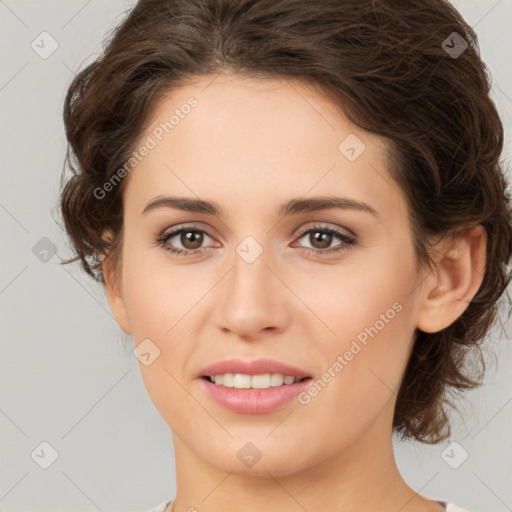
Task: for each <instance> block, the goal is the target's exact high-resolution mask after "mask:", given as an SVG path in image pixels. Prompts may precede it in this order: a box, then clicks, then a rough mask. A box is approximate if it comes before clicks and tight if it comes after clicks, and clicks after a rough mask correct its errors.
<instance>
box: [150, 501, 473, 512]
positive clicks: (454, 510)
mask: <svg viewBox="0 0 512 512" xmlns="http://www.w3.org/2000/svg"><path fill="white" fill-rule="evenodd" d="M171 503H172V501H166V502H165V503H161V504H160V505H158V506H157V507H155V508H152V509H151V510H148V512H165V509H166V508H167V507H168V506H169V505H170V504H171ZM438 503H439V504H440V505H444V506H445V512H468V511H467V510H465V509H463V508H460V507H458V506H457V505H454V504H453V503H447V502H446V501H439V502H438Z"/></svg>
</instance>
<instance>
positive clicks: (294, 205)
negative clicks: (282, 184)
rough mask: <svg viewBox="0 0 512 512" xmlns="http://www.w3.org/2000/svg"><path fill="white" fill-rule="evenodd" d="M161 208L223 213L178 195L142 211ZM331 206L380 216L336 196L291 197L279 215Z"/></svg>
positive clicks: (209, 203)
mask: <svg viewBox="0 0 512 512" xmlns="http://www.w3.org/2000/svg"><path fill="white" fill-rule="evenodd" d="M159 208H171V209H175V210H183V211H186V212H194V213H205V214H208V215H214V216H216V217H220V216H222V215H223V211H222V208H221V207H220V206H219V205H218V204H217V203H215V202H214V201H205V200H203V199H195V198H189V197H178V196H164V197H161V196H160V197H156V198H155V199H152V200H151V201H149V202H148V203H147V205H146V206H145V208H144V210H143V211H142V215H147V214H148V213H149V212H151V211H153V210H156V209H159ZM329 208H338V209H341V210H357V211H362V212H367V213H370V214H371V215H373V216H375V217H377V218H380V216H379V213H378V212H377V211H376V210H375V209H374V208H372V207H371V206H370V205H369V204H367V203H364V202H362V201H357V200H355V199H350V198H348V197H335V196H320V197H311V198H309V199H303V198H295V199H290V200H289V201H287V202H286V203H284V204H282V205H281V206H280V207H279V209H278V215H279V216H280V217H283V216H287V215H294V214H298V213H304V212H314V211H318V210H327V209H329Z"/></svg>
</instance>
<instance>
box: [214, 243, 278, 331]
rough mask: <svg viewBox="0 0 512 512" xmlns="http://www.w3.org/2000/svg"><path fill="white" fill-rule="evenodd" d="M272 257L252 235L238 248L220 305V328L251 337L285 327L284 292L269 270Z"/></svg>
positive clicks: (235, 251)
mask: <svg viewBox="0 0 512 512" xmlns="http://www.w3.org/2000/svg"><path fill="white" fill-rule="evenodd" d="M272 256H273V255H272V252H271V249H270V248H267V247H264V246H263V243H260V242H259V241H258V240H256V238H255V237H253V236H250V235H249V236H246V237H245V238H243V239H242V241H241V242H240V243H239V244H238V245H237V246H235V250H234V254H233V259H232V269H231V272H230V273H229V275H228V276H226V282H225V284H224V289H223V293H222V296H223V298H222V299H221V301H220V303H218V304H217V306H218V308H219V309H218V311H217V313H218V315H219V317H220V327H221V328H228V329H229V330H231V331H233V332H236V333H237V334H238V335H239V336H243V337H251V336H254V335H256V334H257V333H258V332H259V331H260V330H262V329H267V328H269V327H273V328H276V327H278V328H279V329H281V328H282V327H283V322H285V320H286V318H285V317H286V311H287V309H286V305H285V301H286V297H285V296H284V295H283V293H284V292H285V290H284V289H281V290H280V289H279V288H284V287H283V284H282V283H281V282H280V281H279V280H278V279H276V277H275V276H274V275H273V272H272V271H271V270H270V268H272V267H273V263H272V262H273V260H274V258H273V257H272ZM274 272H275V271H274Z"/></svg>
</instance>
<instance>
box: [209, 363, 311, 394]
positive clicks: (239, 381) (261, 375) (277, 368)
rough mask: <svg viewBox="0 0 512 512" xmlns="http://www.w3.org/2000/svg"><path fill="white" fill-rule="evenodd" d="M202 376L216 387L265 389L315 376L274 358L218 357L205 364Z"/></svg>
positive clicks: (281, 386)
mask: <svg viewBox="0 0 512 512" xmlns="http://www.w3.org/2000/svg"><path fill="white" fill-rule="evenodd" d="M199 377H201V378H202V379H203V380H205V381H207V382H208V384H210V385H211V384H214V385H215V387H217V386H219V387H221V388H233V389H263V390H265V389H271V388H285V387H287V386H293V385H294V384H298V383H301V382H303V381H306V380H311V379H312V375H311V374H310V373H308V372H307V371H306V370H302V369H301V368H298V367H296V366H292V365H289V364H287V363H284V362H281V361H277V360H275V359H255V360H247V359H229V360H224V361H218V362H216V363H214V364H211V365H209V366H207V367H206V368H203V370H202V371H201V372H200V374H199ZM293 387H295V386H293Z"/></svg>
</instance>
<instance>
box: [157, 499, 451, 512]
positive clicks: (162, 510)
mask: <svg viewBox="0 0 512 512" xmlns="http://www.w3.org/2000/svg"><path fill="white" fill-rule="evenodd" d="M171 503H172V501H166V502H165V503H160V505H158V506H156V507H155V508H152V509H151V510H148V512H165V510H166V508H167V507H168V506H169V505H170V504H171ZM455 512H457V511H455Z"/></svg>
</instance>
